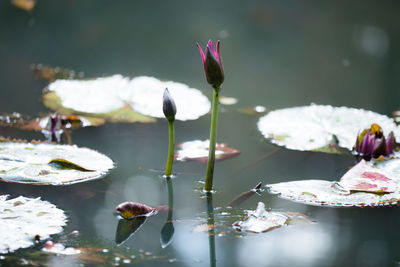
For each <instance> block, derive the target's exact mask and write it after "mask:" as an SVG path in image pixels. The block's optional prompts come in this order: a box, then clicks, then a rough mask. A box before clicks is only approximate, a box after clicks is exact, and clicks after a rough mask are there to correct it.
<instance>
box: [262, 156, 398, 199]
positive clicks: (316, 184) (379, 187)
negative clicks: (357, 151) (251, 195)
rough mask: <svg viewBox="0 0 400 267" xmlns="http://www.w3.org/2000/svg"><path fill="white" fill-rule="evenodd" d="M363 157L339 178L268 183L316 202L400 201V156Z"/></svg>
mask: <svg viewBox="0 0 400 267" xmlns="http://www.w3.org/2000/svg"><path fill="white" fill-rule="evenodd" d="M395 156H396V157H397V158H393V159H390V160H385V161H380V160H374V161H372V162H369V163H367V162H366V161H364V160H362V161H360V162H359V163H358V164H357V165H355V166H354V167H353V168H351V169H350V170H349V171H348V172H347V173H345V174H344V175H343V177H342V178H341V179H340V181H339V182H336V181H333V182H330V181H324V180H303V181H293V182H284V183H277V184H269V185H267V187H268V188H269V191H270V192H271V193H273V194H279V195H280V196H281V197H282V198H286V199H290V200H293V201H296V202H302V203H306V204H310V205H317V206H336V207H350V206H357V207H364V206H387V205H394V204H397V203H398V202H399V201H400V184H399V181H400V158H398V156H399V153H397V154H396V155H395Z"/></svg>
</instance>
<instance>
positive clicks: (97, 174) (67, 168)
mask: <svg viewBox="0 0 400 267" xmlns="http://www.w3.org/2000/svg"><path fill="white" fill-rule="evenodd" d="M113 167H114V163H113V161H112V160H111V159H110V158H108V157H107V156H105V155H103V154H101V153H99V152H97V151H94V150H91V149H89V148H80V147H77V146H69V145H56V144H47V143H40V144H32V143H13V142H4V143H0V180H3V181H6V182H16V183H28V184H40V185H49V184H51V185H67V184H73V183H79V182H85V181H89V180H93V179H98V178H101V177H103V176H105V175H106V174H107V173H108V171H109V170H110V169H111V168H113Z"/></svg>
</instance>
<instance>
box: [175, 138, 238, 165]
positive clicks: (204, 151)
mask: <svg viewBox="0 0 400 267" xmlns="http://www.w3.org/2000/svg"><path fill="white" fill-rule="evenodd" d="M209 144H210V141H209V140H205V141H201V140H194V141H188V142H184V143H181V144H179V145H178V146H177V147H178V148H179V150H178V151H177V152H176V153H175V159H176V160H179V161H187V160H193V161H198V162H207V160H208V152H209ZM239 154H240V150H238V149H235V148H232V147H229V146H227V145H226V144H223V143H220V144H218V143H217V144H216V148H215V160H223V159H226V158H231V157H234V156H237V155H239Z"/></svg>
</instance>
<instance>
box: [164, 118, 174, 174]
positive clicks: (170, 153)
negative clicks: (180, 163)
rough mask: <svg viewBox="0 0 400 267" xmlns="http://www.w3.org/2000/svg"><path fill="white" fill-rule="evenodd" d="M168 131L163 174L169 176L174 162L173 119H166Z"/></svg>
mask: <svg viewBox="0 0 400 267" xmlns="http://www.w3.org/2000/svg"><path fill="white" fill-rule="evenodd" d="M168 133H169V143H168V158H167V166H166V167H165V176H171V174H172V163H173V162H174V149H175V130H174V121H168Z"/></svg>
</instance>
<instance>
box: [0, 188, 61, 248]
mask: <svg viewBox="0 0 400 267" xmlns="http://www.w3.org/2000/svg"><path fill="white" fill-rule="evenodd" d="M7 197H8V196H7V195H2V196H0V232H1V237H2V238H1V239H0V254H5V253H10V252H13V251H15V250H17V249H20V248H27V247H30V246H32V245H33V244H34V242H35V239H37V238H39V239H41V240H44V239H47V238H49V236H50V235H53V234H57V233H59V232H61V231H62V230H63V226H64V225H65V224H66V219H67V217H66V216H65V214H64V211H62V210H60V209H58V208H57V207H56V206H55V205H53V204H51V203H49V202H47V201H43V200H40V198H36V199H33V198H26V197H23V196H20V197H17V198H14V199H9V200H7Z"/></svg>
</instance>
